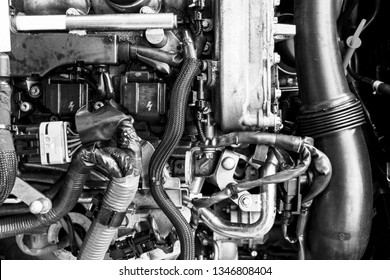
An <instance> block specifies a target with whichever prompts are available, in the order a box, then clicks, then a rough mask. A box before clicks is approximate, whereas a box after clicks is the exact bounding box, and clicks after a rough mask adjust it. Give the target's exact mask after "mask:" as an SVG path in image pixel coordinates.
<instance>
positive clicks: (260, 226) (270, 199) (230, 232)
mask: <svg viewBox="0 0 390 280" xmlns="http://www.w3.org/2000/svg"><path fill="white" fill-rule="evenodd" d="M277 168H278V166H277V160H276V157H275V155H274V153H273V152H270V153H269V154H268V157H267V162H266V164H265V165H264V167H263V174H262V175H263V176H270V175H273V174H275V173H276V171H277ZM260 196H261V205H262V207H261V208H262V211H261V215H260V217H259V219H258V220H257V221H256V222H255V223H253V224H242V223H232V222H229V221H226V220H224V219H222V218H221V217H219V216H218V215H216V214H215V213H214V212H213V211H212V210H211V209H209V208H199V209H198V214H199V217H200V218H201V220H202V221H203V223H204V224H205V225H206V226H208V227H209V228H210V229H212V230H213V231H214V232H216V233H219V234H221V235H223V236H225V237H229V238H235V239H248V238H260V237H263V236H264V235H265V234H267V233H268V232H269V230H270V229H271V228H272V226H273V224H274V221H275V215H276V184H269V185H268V186H261V187H260Z"/></svg>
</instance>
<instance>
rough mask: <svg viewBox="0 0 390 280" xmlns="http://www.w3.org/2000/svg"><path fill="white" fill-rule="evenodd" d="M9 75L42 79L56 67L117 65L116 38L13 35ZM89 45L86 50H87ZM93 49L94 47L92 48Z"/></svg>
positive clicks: (70, 35) (69, 35)
mask: <svg viewBox="0 0 390 280" xmlns="http://www.w3.org/2000/svg"><path fill="white" fill-rule="evenodd" d="M11 43H12V52H10V54H9V57H10V66H11V76H12V77H20V76H30V75H32V74H37V75H39V76H43V75H45V74H47V73H48V72H49V71H50V70H52V69H54V68H55V67H58V66H63V65H66V64H72V63H75V62H83V63H85V64H116V63H117V62H118V57H117V49H118V38H117V36H115V35H107V36H98V35H88V36H78V35H74V34H34V35H32V34H24V33H18V34H12V36H11ZM88 46H89V47H88ZM91 46H93V48H92V47H91Z"/></svg>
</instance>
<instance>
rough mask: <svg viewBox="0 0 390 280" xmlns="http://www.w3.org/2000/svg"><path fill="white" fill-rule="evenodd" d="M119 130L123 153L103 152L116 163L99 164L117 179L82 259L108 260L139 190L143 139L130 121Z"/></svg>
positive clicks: (82, 250)
mask: <svg viewBox="0 0 390 280" xmlns="http://www.w3.org/2000/svg"><path fill="white" fill-rule="evenodd" d="M118 131H119V137H118V138H119V143H120V147H121V148H122V149H123V150H120V149H116V148H105V149H103V150H104V152H106V153H107V154H109V155H110V156H111V157H112V158H113V159H114V160H115V162H109V161H105V162H103V161H101V160H99V159H98V158H97V161H96V164H97V165H98V166H99V167H101V168H103V169H105V170H110V172H109V173H110V175H111V177H113V179H111V181H110V183H109V185H108V187H107V190H106V192H105V194H104V197H103V201H102V204H101V207H100V209H99V210H100V211H99V213H98V215H97V216H96V217H95V218H94V219H93V221H92V225H91V227H90V228H89V230H88V232H87V235H86V237H85V239H84V242H83V245H82V247H81V249H80V253H79V255H78V256H77V258H78V259H79V260H103V259H104V256H105V254H106V252H107V250H108V247H109V246H110V244H111V241H112V240H113V238H114V236H115V233H116V231H117V228H118V226H119V225H120V223H121V222H122V220H123V217H124V214H125V213H126V211H127V208H128V207H129V205H130V203H131V202H132V201H133V199H134V196H135V194H136V192H137V190H138V183H139V178H140V174H141V170H142V161H141V158H142V155H141V145H140V142H139V138H138V136H137V134H136V132H135V130H134V128H133V125H132V124H131V123H130V122H128V121H125V122H122V124H121V125H120V126H119V129H118ZM114 166H117V168H114V169H113V167H114ZM113 170H114V172H113ZM115 170H120V171H121V172H119V173H118V172H115ZM102 210H104V211H102ZM115 215H117V216H118V217H120V218H118V219H117V220H116V221H115V222H111V221H107V216H113V217H115Z"/></svg>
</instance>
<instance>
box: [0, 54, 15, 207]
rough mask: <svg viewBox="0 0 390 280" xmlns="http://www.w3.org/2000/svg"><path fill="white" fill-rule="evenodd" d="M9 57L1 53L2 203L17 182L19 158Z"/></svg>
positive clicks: (0, 185)
mask: <svg viewBox="0 0 390 280" xmlns="http://www.w3.org/2000/svg"><path fill="white" fill-rule="evenodd" d="M8 75H9V59H8V56H7V55H5V54H2V53H0V205H1V204H2V203H3V202H4V201H5V200H6V199H7V197H8V195H9V194H10V193H11V191H12V188H13V186H14V184H15V178H16V168H17V159H16V153H15V147H14V141H13V138H12V134H11V131H10V130H11V96H12V88H11V86H10V84H9V81H8V80H9V78H8V77H7V76H8Z"/></svg>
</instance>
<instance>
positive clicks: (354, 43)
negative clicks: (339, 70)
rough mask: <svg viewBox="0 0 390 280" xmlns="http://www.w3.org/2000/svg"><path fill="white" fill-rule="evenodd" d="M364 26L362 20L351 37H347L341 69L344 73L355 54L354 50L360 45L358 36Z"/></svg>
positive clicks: (363, 20)
mask: <svg viewBox="0 0 390 280" xmlns="http://www.w3.org/2000/svg"><path fill="white" fill-rule="evenodd" d="M365 25H366V20H365V19H362V21H361V22H360V24H359V26H358V28H357V29H356V31H355V33H354V34H353V36H349V37H348V39H347V41H346V43H347V45H348V49H347V52H346V53H345V56H344V59H343V67H344V71H347V67H348V64H349V62H350V61H351V58H352V56H353V54H354V53H355V51H356V49H357V48H359V47H360V46H361V45H362V40H360V38H359V37H360V34H361V33H362V31H363V28H364V26H365Z"/></svg>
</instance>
